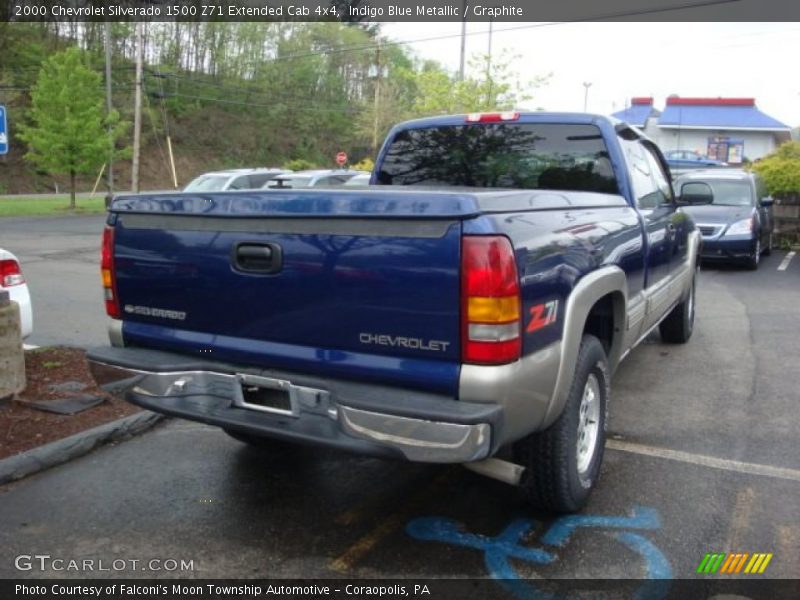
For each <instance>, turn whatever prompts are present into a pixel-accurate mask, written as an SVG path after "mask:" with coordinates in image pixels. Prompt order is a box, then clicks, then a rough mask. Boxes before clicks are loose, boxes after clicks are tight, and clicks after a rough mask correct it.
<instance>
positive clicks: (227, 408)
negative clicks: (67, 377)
mask: <svg viewBox="0 0 800 600" xmlns="http://www.w3.org/2000/svg"><path fill="white" fill-rule="evenodd" d="M87 357H88V359H89V365H90V368H91V370H92V374H93V376H94V378H95V380H96V381H97V382H98V384H100V385H101V386H103V387H104V388H105V389H108V390H109V391H113V392H114V393H118V394H120V395H122V396H123V397H124V398H125V399H126V400H128V401H129V402H131V403H133V404H137V405H139V406H142V407H144V408H147V409H149V410H152V411H155V412H159V413H162V414H166V415H170V416H175V417H181V418H185V419H190V420H193V421H200V422H203V423H207V424H210V425H217V426H220V427H223V428H225V429H230V430H234V431H238V432H242V433H248V434H252V435H261V436H265V437H273V438H279V439H285V440H290V441H297V442H303V443H312V444H321V445H324V446H329V447H335V448H340V449H344V450H348V451H352V452H356V453H359V454H368V455H375V456H385V457H394V458H401V459H402V458H404V459H407V460H411V461H416V462H432V463H463V462H470V461H475V460H480V459H483V458H486V457H487V456H489V455H490V454H492V453H493V452H494V451H495V450H496V448H495V447H493V432H497V431H498V430H499V429H500V426H501V419H502V416H503V413H502V409H501V407H500V406H498V405H495V404H479V403H471V402H462V401H457V400H455V399H454V398H450V397H446V396H442V395H438V394H430V393H426V392H419V391H409V390H401V389H398V388H391V387H386V386H378V385H372V384H360V383H354V382H345V381H338V380H331V379H324V378H316V377H310V376H305V375H299V374H296V373H287V372H276V371H271V370H269V371H267V370H263V369H254V368H252V367H243V366H238V365H230V364H224V363H217V362H212V361H206V360H203V359H196V358H194V357H188V356H183V355H178V354H174V353H168V352H161V351H157V350H149V349H144V348H111V347H103V348H96V349H93V350H90V351H89V352H88V353H87ZM243 378H246V379H248V380H252V379H253V378H255V379H256V380H258V381H261V380H263V381H264V382H266V383H268V384H270V385H275V386H279V387H280V388H281V389H283V390H285V391H286V392H287V393H288V397H289V398H290V399H291V409H290V410H283V411H276V410H275V409H265V408H264V407H254V406H253V405H249V404H248V403H247V402H246V401H245V400H244V397H243V394H242V379H243ZM495 437H496V436H495ZM494 441H495V442H497V440H496V439H495V440H494Z"/></svg>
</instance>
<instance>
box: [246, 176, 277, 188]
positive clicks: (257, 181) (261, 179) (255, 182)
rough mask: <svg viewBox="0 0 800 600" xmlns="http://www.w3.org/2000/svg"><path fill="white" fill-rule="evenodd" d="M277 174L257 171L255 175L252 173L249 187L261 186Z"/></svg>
mask: <svg viewBox="0 0 800 600" xmlns="http://www.w3.org/2000/svg"><path fill="white" fill-rule="evenodd" d="M275 175H276V174H275V173H257V174H255V175H250V185H249V187H250V188H251V189H256V188H260V187H262V186H263V185H264V184H265V183H267V182H268V181H269V180H270V179H272V178H274V177H275Z"/></svg>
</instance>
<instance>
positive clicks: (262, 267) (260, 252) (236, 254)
mask: <svg viewBox="0 0 800 600" xmlns="http://www.w3.org/2000/svg"><path fill="white" fill-rule="evenodd" d="M231 263H232V264H233V268H234V269H236V270H237V271H242V272H244V273H259V274H266V275H268V274H272V273H277V272H278V271H280V270H281V268H282V267H283V253H282V252H281V247H280V246H279V245H278V244H274V243H271V242H270V243H260V242H240V243H238V244H235V245H234V247H233V249H232V251H231Z"/></svg>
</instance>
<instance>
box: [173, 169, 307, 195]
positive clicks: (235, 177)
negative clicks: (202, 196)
mask: <svg viewBox="0 0 800 600" xmlns="http://www.w3.org/2000/svg"><path fill="white" fill-rule="evenodd" d="M290 172H291V171H287V170H286V169H230V170H228V171H213V172H211V173H205V174H203V175H200V176H199V177H197V178H195V179H193V180H192V181H191V182H190V183H189V185H187V186H186V187H185V188H183V191H184V192H226V191H228V190H256V189H259V188H261V187H262V186H264V185H265V184H266V183H268V182H269V181H270V180H271V179H274V178H275V177H277V176H278V175H283V174H285V173H290Z"/></svg>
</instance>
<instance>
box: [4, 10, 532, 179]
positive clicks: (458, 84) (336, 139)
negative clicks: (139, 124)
mask: <svg viewBox="0 0 800 600" xmlns="http://www.w3.org/2000/svg"><path fill="white" fill-rule="evenodd" d="M341 1H342V2H343V3H354V4H355V3H357V0H341ZM2 27H3V24H2V23H0V48H2V47H3V44H4V42H5V41H6V40H5V39H3V37H2V36H3V29H2ZM9 27H10V30H9ZM15 27H17V28H19V29H14V28H15ZM23 30H24V31H23ZM6 33H9V35H11V34H12V33H13V34H14V40H15V41H13V42H12V43H10V46H12V47H13V48H16V49H17V52H16V54H14V59H13V60H14V61H15V64H13V65H9V67H10V68H9V69H8V70H7V73H15V72H18V71H19V72H23V70H25V71H24V72H28V73H31V74H32V75H35V73H36V72H37V71H38V70H39V67H40V66H41V64H42V60H43V58H42V57H46V56H49V55H52V54H53V53H54V52H57V51H59V50H63V49H64V48H65V47H71V46H78V47H80V48H82V49H83V50H84V55H83V62H84V64H86V65H90V66H91V67H92V68H93V70H95V71H98V72H100V71H101V68H102V64H103V58H104V57H103V52H102V48H103V42H104V24H103V23H100V22H98V23H93V22H87V23H58V22H53V23H46V24H39V23H31V24H17V23H13V24H10V26H6ZM17 34H19V35H17ZM6 39H10V38H6ZM25 40H29V42H26V41H25ZM111 41H112V49H113V65H112V74H113V77H112V79H113V82H114V106H115V107H117V108H118V109H119V110H121V111H122V112H123V114H124V115H125V117H126V119H128V120H130V116H131V113H132V107H133V98H132V95H133V69H132V63H133V59H134V57H135V53H136V47H135V41H134V28H133V26H132V24H130V23H114V24H113V25H112V40H111ZM26 44H27V45H28V46H29V47H28V48H27V49H24V51H23V47H24V46H26ZM514 60H515V57H513V56H510V55H503V54H501V53H497V52H496V53H495V55H494V56H493V57H492V59H491V61H490V60H489V58H488V57H487V56H477V57H475V58H474V59H473V60H472V61H471V62H470V66H469V69H468V71H467V76H466V78H465V79H464V81H459V80H458V78H457V76H456V74H454V73H452V72H450V71H448V70H447V69H445V68H444V67H442V66H441V65H440V64H438V63H436V62H435V61H422V60H419V59H417V58H416V57H415V56H414V55H413V54H412V53H411V52H410V50H409V47H408V46H407V45H405V44H397V43H393V41H392V40H389V39H386V38H385V37H383V36H382V34H381V31H380V27H379V26H378V25H375V24H361V23H353V24H342V23H337V22H269V23H266V22H249V23H244V22H242V23H234V22H215V21H201V22H172V23H167V22H164V23H157V22H154V23H149V24H148V26H147V28H146V32H145V62H146V65H145V78H144V88H145V90H144V91H145V96H146V103H145V108H146V109H147V107H148V106H149V107H150V108H151V109H152V110H150V111H146V113H145V114H146V115H147V118H146V119H145V124H144V128H145V130H144V132H143V135H144V140H145V145H146V146H147V145H149V146H150V150H152V151H153V152H151V156H160V155H162V154H163V152H161V151H159V149H158V146H159V144H160V145H162V146H163V144H164V138H165V137H166V135H167V133H168V132H169V133H170V136H171V142H172V146H173V148H174V151H175V154H176V157H177V158H178V163H179V169H180V163H181V162H182V161H181V160H180V159H181V157H187V158H188V157H192V158H194V164H198V163H202V164H203V165H204V166H205V167H207V168H209V169H213V168H222V167H234V166H240V167H241V166H252V165H265V164H269V165H274V164H283V163H285V162H286V161H287V160H290V159H297V158H302V159H304V160H307V161H309V162H311V163H313V164H316V165H333V161H334V157H335V155H336V153H337V152H339V151H345V152H347V153H348V155H349V156H351V157H354V158H356V157H358V158H362V157H367V156H369V157H371V158H372V159H373V160H374V158H375V152H376V150H377V147H378V146H380V144H381V142H382V141H383V138H384V137H385V135H386V133H387V132H388V131H389V129H390V128H391V127H392V125H394V124H395V123H398V122H400V121H403V120H406V119H411V118H417V117H425V116H431V115H436V114H444V113H453V112H472V111H480V110H502V109H508V108H512V107H518V106H520V105H521V104H523V103H525V102H527V100H529V98H530V95H531V93H533V92H534V91H535V89H536V87H537V86H538V85H542V84H543V83H545V81H546V78H536V77H532V76H530V72H531V71H530V66H529V65H525V69H526V71H525V76H523V77H520V75H519V74H518V73H517V72H516V71H515V69H514V68H512V67H513V66H514ZM520 70H522V67H520ZM2 78H3V64H2V61H0V80H2ZM9 79H10V77H6V80H7V81H8V80H9ZM31 85H33V81H32V79H31V81H28V82H23V83H22V86H31ZM24 94H25V92H24V91H23V92H20V97H19V99H20V104H21V105H22V104H24V103H27V98H26V97H25V96H24ZM99 95H100V89H99V84H98V89H97V91H96V93H93V94H91V95H90V96H89V97H90V98H92V99H96V98H98V97H99ZM151 116H152V118H150V117H151ZM198 157H202V160H198ZM160 160H161V162H162V163H164V159H163V158H162V159H160ZM156 162H158V161H149V163H148V164H146V165H145V167H144V168H145V169H147V168H152V165H154V164H155V163H156ZM187 162H190V163H191V162H192V161H187ZM101 164H102V163H101ZM160 169H161V170H162V171H163V172H164V173H165V174H166V173H168V172H169V169H168V167H167V166H166V163H164V164H163V165H162V166H161V167H160ZM181 175H183V176H188V175H189V174H188V173H184V174H181ZM192 175H193V173H192Z"/></svg>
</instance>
